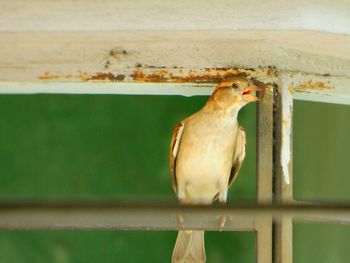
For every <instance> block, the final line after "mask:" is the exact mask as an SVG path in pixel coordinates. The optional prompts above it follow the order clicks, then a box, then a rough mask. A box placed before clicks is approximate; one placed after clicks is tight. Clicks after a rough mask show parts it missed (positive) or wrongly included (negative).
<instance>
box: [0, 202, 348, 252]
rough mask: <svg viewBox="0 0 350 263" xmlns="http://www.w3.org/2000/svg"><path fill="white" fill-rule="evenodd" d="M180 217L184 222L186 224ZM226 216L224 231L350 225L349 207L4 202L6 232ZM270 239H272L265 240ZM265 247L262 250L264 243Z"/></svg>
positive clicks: (1, 216)
mask: <svg viewBox="0 0 350 263" xmlns="http://www.w3.org/2000/svg"><path fill="white" fill-rule="evenodd" d="M179 216H182V218H183V219H184V220H182V221H184V223H183V224H181V223H180V222H181V220H179V218H180V217H179ZM222 216H226V217H227V221H226V224H225V227H224V229H223V230H224V231H254V230H257V231H258V233H260V232H259V230H261V229H262V228H264V229H265V230H266V229H268V228H266V225H265V224H261V222H264V220H270V218H271V217H273V218H276V219H278V218H280V217H294V218H295V219H299V220H314V219H316V220H318V221H319V220H322V221H330V220H332V221H336V222H338V221H339V220H342V221H343V222H346V223H348V224H350V204H347V205H293V204H288V205H259V204H241V205H227V206H211V207H208V206H183V205H175V204H169V205H165V204H162V205H155V204H150V205H138V204H134V205H132V204H128V205H121V204H95V205H91V204H27V205H25V204H15V205H14V204H7V205H6V204H0V229H1V230H16V229H22V230H34V229H76V230H78V229H100V230H103V229H119V230H178V229H204V230H212V231H217V230H219V228H220V222H221V221H220V218H222ZM262 239H264V240H267V238H262ZM260 248H263V246H261V247H260Z"/></svg>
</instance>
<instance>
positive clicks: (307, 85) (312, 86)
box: [288, 80, 335, 92]
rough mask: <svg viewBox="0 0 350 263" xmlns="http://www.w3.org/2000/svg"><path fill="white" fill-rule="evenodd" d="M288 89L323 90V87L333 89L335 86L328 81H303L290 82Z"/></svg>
mask: <svg viewBox="0 0 350 263" xmlns="http://www.w3.org/2000/svg"><path fill="white" fill-rule="evenodd" d="M288 89H289V91H291V92H292V91H307V90H325V89H335V86H334V85H333V84H332V83H331V82H330V81H326V82H321V81H312V80H308V81H304V82H302V83H300V84H294V83H291V84H290V85H289V87H288Z"/></svg>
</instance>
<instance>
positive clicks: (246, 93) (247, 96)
mask: <svg viewBox="0 0 350 263" xmlns="http://www.w3.org/2000/svg"><path fill="white" fill-rule="evenodd" d="M257 90H259V88H257V87H256V86H249V87H247V88H245V89H244V90H243V93H242V95H243V98H244V100H246V101H248V102H254V101H258V100H259V98H258V97H257V96H256V95H254V94H252V93H254V92H255V91H257Z"/></svg>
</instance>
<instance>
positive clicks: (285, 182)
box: [274, 74, 293, 263]
mask: <svg viewBox="0 0 350 263" xmlns="http://www.w3.org/2000/svg"><path fill="white" fill-rule="evenodd" d="M277 87H278V88H277V90H275V94H276V95H275V112H274V135H275V140H274V141H275V144H274V156H275V162H274V201H275V202H276V203H279V204H288V203H292V202H293V160H292V158H293V150H292V146H293V143H292V138H293V132H292V131H293V129H292V121H293V94H292V92H293V91H292V90H291V89H290V86H289V83H288V81H286V78H284V77H283V74H282V75H280V78H279V83H278V86H277ZM292 262H293V221H292V217H289V216H282V217H280V218H278V220H276V222H275V223H274V263H292Z"/></svg>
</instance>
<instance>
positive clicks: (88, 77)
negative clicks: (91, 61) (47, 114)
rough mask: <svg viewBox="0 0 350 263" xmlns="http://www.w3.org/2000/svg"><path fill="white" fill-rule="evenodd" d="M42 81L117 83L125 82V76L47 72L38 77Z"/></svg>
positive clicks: (100, 73) (104, 73)
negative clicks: (77, 80) (64, 80)
mask: <svg viewBox="0 0 350 263" xmlns="http://www.w3.org/2000/svg"><path fill="white" fill-rule="evenodd" d="M38 78H39V79H40V80H62V79H79V80H81V81H109V82H117V81H123V80H124V79H125V75H123V74H113V73H111V72H97V73H94V74H89V73H86V72H82V71H79V72H78V73H76V74H58V73H52V72H45V73H44V74H42V75H40V76H39V77H38Z"/></svg>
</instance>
